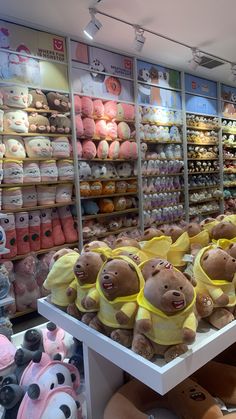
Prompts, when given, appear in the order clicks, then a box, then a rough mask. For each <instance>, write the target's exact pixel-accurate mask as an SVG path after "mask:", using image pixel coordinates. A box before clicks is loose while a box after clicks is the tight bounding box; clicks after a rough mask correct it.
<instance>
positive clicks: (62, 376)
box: [0, 323, 85, 419]
mask: <svg viewBox="0 0 236 419" xmlns="http://www.w3.org/2000/svg"><path fill="white" fill-rule="evenodd" d="M0 342H1V360H0V368H1V378H0V405H1V406H3V408H4V416H3V417H4V418H5V419H21V418H22V419H23V418H25V419H26V418H30V417H32V415H34V417H35V418H37V419H43V418H45V419H46V418H48V419H49V418H51V417H53V416H54V415H56V416H57V417H58V418H59V417H60V418H71V419H82V417H83V416H82V415H83V414H84V413H85V412H83V411H82V407H83V408H84V406H83V398H84V396H83V395H82V393H81V388H80V381H81V379H83V353H82V346H81V343H80V342H79V341H76V340H73V338H72V337H71V336H69V335H67V334H66V333H65V332H64V331H63V330H62V329H60V328H58V327H57V326H56V325H55V324H53V323H48V324H47V325H46V327H43V328H41V329H30V330H27V332H26V333H25V335H24V337H23V342H22V344H21V347H20V348H16V347H15V346H14V344H13V343H11V342H10V341H9V340H8V339H7V338H6V337H5V336H4V335H0Z"/></svg>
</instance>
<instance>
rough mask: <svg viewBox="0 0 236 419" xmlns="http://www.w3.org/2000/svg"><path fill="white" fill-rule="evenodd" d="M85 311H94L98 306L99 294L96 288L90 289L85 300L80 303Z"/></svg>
mask: <svg viewBox="0 0 236 419" xmlns="http://www.w3.org/2000/svg"><path fill="white" fill-rule="evenodd" d="M81 304H82V306H83V307H84V308H85V309H86V310H91V309H94V310H96V309H97V308H98V306H99V293H98V291H97V290H96V288H91V289H90V290H89V292H88V294H87V296H86V297H85V298H83V300H82V301H81Z"/></svg>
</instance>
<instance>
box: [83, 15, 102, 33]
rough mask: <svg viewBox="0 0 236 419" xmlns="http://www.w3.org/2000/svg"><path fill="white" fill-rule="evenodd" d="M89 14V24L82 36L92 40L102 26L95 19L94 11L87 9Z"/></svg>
mask: <svg viewBox="0 0 236 419" xmlns="http://www.w3.org/2000/svg"><path fill="white" fill-rule="evenodd" d="M89 13H90V16H91V20H90V22H89V23H88V24H87V25H86V27H85V28H84V34H85V35H86V36H87V37H88V38H89V39H93V38H94V36H95V35H96V33H97V32H98V31H99V29H101V27H102V24H101V22H100V21H99V20H98V19H97V18H96V17H95V14H96V10H94V9H89Z"/></svg>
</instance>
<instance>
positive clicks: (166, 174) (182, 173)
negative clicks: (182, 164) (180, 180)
mask: <svg viewBox="0 0 236 419" xmlns="http://www.w3.org/2000/svg"><path fill="white" fill-rule="evenodd" d="M183 175H184V172H180V173H155V174H154V175H150V174H149V175H144V174H142V177H144V178H145V177H168V176H183Z"/></svg>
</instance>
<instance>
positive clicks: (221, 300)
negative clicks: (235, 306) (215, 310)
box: [215, 294, 229, 307]
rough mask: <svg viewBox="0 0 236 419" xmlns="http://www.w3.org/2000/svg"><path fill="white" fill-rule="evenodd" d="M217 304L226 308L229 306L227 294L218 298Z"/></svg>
mask: <svg viewBox="0 0 236 419" xmlns="http://www.w3.org/2000/svg"><path fill="white" fill-rule="evenodd" d="M215 303H216V304H217V305H218V306H221V307H224V306H227V304H229V297H228V295H226V294H222V295H221V296H220V297H218V298H216V300H215Z"/></svg>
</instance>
